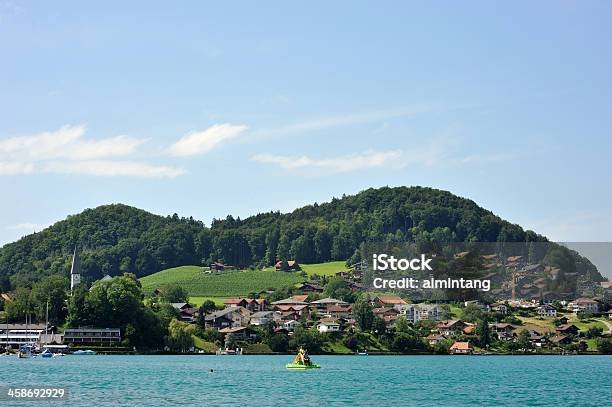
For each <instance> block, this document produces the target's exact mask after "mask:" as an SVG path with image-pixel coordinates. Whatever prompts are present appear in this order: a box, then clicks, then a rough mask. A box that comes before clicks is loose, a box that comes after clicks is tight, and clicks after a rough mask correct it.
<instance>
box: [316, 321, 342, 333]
mask: <svg viewBox="0 0 612 407" xmlns="http://www.w3.org/2000/svg"><path fill="white" fill-rule="evenodd" d="M317 330H318V331H319V332H321V333H324V332H339V331H340V324H339V323H338V322H335V321H333V320H327V318H326V319H325V320H321V321H319V323H318V324H317Z"/></svg>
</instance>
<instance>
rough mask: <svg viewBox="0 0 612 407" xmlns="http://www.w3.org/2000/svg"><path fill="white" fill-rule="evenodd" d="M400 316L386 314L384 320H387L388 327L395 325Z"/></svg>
mask: <svg viewBox="0 0 612 407" xmlns="http://www.w3.org/2000/svg"><path fill="white" fill-rule="evenodd" d="M399 318H400V317H399V316H398V315H385V316H384V317H383V321H385V326H386V327H387V328H391V327H393V326H394V325H395V323H396V322H397V320H398V319H399Z"/></svg>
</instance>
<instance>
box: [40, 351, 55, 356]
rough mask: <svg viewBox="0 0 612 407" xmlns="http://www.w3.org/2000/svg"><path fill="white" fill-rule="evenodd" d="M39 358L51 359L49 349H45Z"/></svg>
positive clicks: (51, 354)
mask: <svg viewBox="0 0 612 407" xmlns="http://www.w3.org/2000/svg"><path fill="white" fill-rule="evenodd" d="M40 357H41V358H52V357H53V353H52V352H51V351H50V350H49V349H45V351H44V352H42V353H41V354H40Z"/></svg>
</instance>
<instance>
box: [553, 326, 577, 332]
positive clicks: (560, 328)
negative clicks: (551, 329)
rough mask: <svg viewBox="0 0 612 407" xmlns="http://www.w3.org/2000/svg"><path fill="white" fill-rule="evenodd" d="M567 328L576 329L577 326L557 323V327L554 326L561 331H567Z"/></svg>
mask: <svg viewBox="0 0 612 407" xmlns="http://www.w3.org/2000/svg"><path fill="white" fill-rule="evenodd" d="M568 329H575V330H578V327H577V326H576V325H567V324H566V325H559V326H558V327H557V328H555V330H556V331H559V332H563V331H567V330H568Z"/></svg>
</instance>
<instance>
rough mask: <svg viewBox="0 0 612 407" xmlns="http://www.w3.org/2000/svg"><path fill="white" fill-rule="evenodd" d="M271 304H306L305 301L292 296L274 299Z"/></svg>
mask: <svg viewBox="0 0 612 407" xmlns="http://www.w3.org/2000/svg"><path fill="white" fill-rule="evenodd" d="M272 305H308V303H307V302H305V301H299V300H296V299H293V298H292V297H289V298H285V299H283V300H278V301H274V302H273V303H272Z"/></svg>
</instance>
